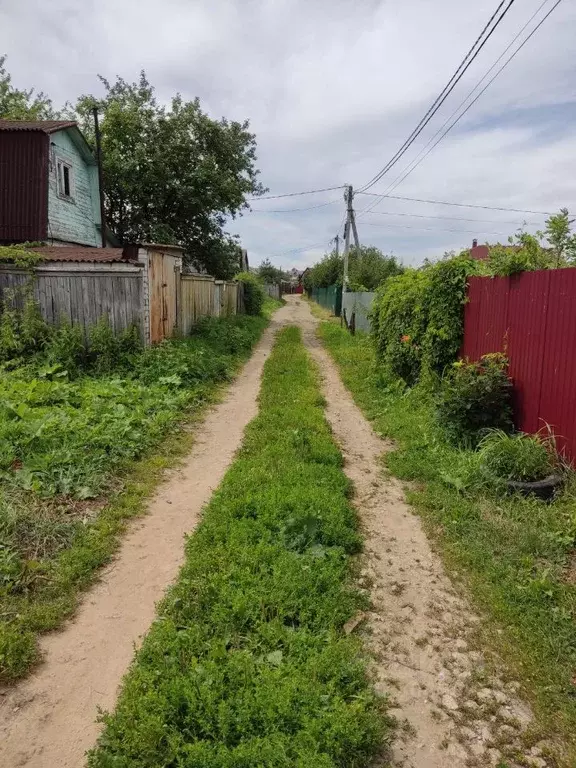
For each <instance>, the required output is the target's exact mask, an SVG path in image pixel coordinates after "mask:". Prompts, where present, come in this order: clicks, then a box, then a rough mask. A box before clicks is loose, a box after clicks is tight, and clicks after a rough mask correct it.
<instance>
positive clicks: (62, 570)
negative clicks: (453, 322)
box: [0, 302, 274, 681]
mask: <svg viewBox="0 0 576 768" xmlns="http://www.w3.org/2000/svg"><path fill="white" fill-rule="evenodd" d="M273 306H274V303H273V302H269V303H268V304H267V310H269V309H270V308H272V307H273ZM266 324H267V318H266V317H264V316H244V315H239V316H234V317H230V318H225V319H215V318H209V319H206V320H204V321H202V322H200V323H199V324H198V326H197V327H196V328H195V329H194V331H193V334H192V335H191V336H190V337H189V338H182V339H174V340H170V341H166V342H163V343H161V344H159V345H157V346H155V347H153V348H150V349H146V350H144V349H142V348H141V345H140V341H139V338H138V335H137V334H136V333H135V331H134V330H129V331H127V332H126V333H124V334H122V335H120V336H115V335H114V334H113V333H112V331H111V329H110V328H109V326H108V325H107V323H106V322H105V321H102V322H101V323H99V324H98V325H97V326H95V327H94V328H93V329H92V330H91V332H90V335H89V339H88V340H86V339H84V337H83V334H82V331H81V330H80V329H78V328H76V327H73V326H70V325H66V324H63V325H61V326H60V327H59V328H58V329H53V328H50V327H48V326H46V325H45V324H44V323H43V321H42V320H41V318H40V317H39V315H38V313H37V309H36V307H35V306H34V304H33V303H32V302H27V303H26V305H25V308H24V311H23V312H21V313H18V312H16V311H13V310H11V309H10V308H9V307H8V305H7V306H6V307H5V311H4V312H3V314H2V317H1V319H0V359H1V361H2V362H1V364H0V403H1V405H0V679H3V680H5V681H6V680H12V679H15V678H17V677H19V676H21V675H23V674H24V673H25V672H26V671H27V670H28V669H29V668H30V666H31V665H32V664H33V663H34V662H35V661H36V659H37V657H38V651H37V635H38V633H40V632H43V631H46V630H49V629H53V628H55V627H57V626H58V625H59V624H60V623H61V621H62V619H63V618H65V617H66V616H68V615H70V614H71V613H72V612H73V610H74V608H75V605H76V600H77V596H78V591H79V590H80V589H81V588H83V587H85V586H86V585H87V584H88V583H89V582H90V581H91V580H92V578H93V577H94V574H95V571H96V569H97V568H98V567H100V566H101V565H103V564H104V563H105V562H107V561H108V560H109V558H110V556H111V554H112V552H113V551H114V549H115V547H116V546H117V543H118V536H119V534H120V533H121V531H122V529H123V526H124V521H125V519H126V518H128V517H131V516H133V515H135V514H138V513H141V512H142V511H143V508H144V499H145V497H146V495H147V494H148V493H150V492H151V491H152V490H153V487H154V484H155V483H156V482H157V480H158V479H159V477H160V473H161V470H162V468H163V467H164V466H166V465H167V464H169V463H170V461H174V460H175V459H176V457H177V456H178V455H179V454H181V453H183V452H185V451H186V449H187V448H189V447H190V442H191V438H190V436H189V435H187V434H186V433H183V432H179V431H178V430H177V429H176V430H175V427H177V425H178V424H179V423H181V422H183V421H187V420H191V419H193V418H194V417H195V416H196V415H197V414H198V412H199V411H200V409H201V407H202V405H203V404H204V403H206V402H207V401H209V400H210V399H211V398H212V397H213V395H214V393H215V391H216V390H217V388H218V386H219V385H220V384H221V383H223V382H226V381H228V380H229V379H230V378H231V376H232V375H233V373H234V371H235V370H236V369H237V366H238V365H239V363H240V362H241V361H242V360H243V359H245V358H246V357H247V356H248V354H249V352H250V350H251V349H252V347H253V345H254V344H255V342H256V341H257V340H258V338H259V337H260V335H261V333H262V331H263V329H264V327H265V326H266ZM169 432H170V433H171V435H170V436H169V437H167V435H168V433H169Z"/></svg>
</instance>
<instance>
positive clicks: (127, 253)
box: [31, 245, 137, 263]
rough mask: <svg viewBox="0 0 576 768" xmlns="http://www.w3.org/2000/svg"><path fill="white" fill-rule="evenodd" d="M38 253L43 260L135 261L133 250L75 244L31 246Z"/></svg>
mask: <svg viewBox="0 0 576 768" xmlns="http://www.w3.org/2000/svg"><path fill="white" fill-rule="evenodd" d="M31 250H32V251H35V252H36V253H39V254H40V255H41V256H42V257H43V259H44V260H45V261H80V262H88V263H90V262H92V263H100V262H118V261H128V262H132V263H136V262H137V259H136V258H133V253H134V251H133V250H131V249H130V250H128V249H125V250H123V249H122V248H89V247H87V246H86V247H84V246H76V245H47V246H42V247H41V248H31Z"/></svg>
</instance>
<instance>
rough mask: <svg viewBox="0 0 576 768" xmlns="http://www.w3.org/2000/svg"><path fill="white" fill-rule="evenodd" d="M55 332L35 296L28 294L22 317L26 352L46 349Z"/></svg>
mask: <svg viewBox="0 0 576 768" xmlns="http://www.w3.org/2000/svg"><path fill="white" fill-rule="evenodd" d="M52 333H53V328H52V327H51V326H50V325H48V323H47V322H46V320H44V318H43V317H42V315H41V314H40V307H39V305H38V304H37V302H36V301H34V298H33V296H31V295H28V296H27V298H26V301H25V302H24V309H23V310H22V315H21V318H20V339H21V343H22V347H23V352H24V354H27V355H32V354H35V353H41V352H43V351H44V350H45V348H46V345H47V344H48V343H49V341H50V338H51V336H52Z"/></svg>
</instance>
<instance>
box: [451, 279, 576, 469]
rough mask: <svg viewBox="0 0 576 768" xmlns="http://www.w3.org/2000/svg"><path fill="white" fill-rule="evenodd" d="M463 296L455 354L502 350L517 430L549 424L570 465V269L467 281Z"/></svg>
mask: <svg viewBox="0 0 576 768" xmlns="http://www.w3.org/2000/svg"><path fill="white" fill-rule="evenodd" d="M468 297H469V303H468V304H467V305H466V309H465V318H464V344H463V347H462V354H463V355H464V356H466V357H469V358H470V359H472V360H478V358H479V357H481V355H483V354H486V353H488V352H506V354H507V355H508V359H509V361H510V376H511V377H512V380H513V382H514V390H515V398H516V402H515V416H516V425H517V427H518V428H519V429H521V430H522V431H524V432H537V431H538V430H540V429H542V428H546V425H549V426H550V427H551V428H552V430H553V431H554V434H555V435H556V437H557V441H558V447H559V448H560V449H561V450H563V451H564V452H565V453H566V455H567V457H568V458H570V459H571V461H572V462H573V463H576V397H575V394H574V390H575V383H574V382H576V269H557V270H542V271H538V272H524V273H522V274H519V275H514V276H513V277H509V278H508V277H507V278H495V279H492V278H489V277H473V278H471V279H470V281H469V286H468Z"/></svg>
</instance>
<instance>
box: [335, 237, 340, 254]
mask: <svg viewBox="0 0 576 768" xmlns="http://www.w3.org/2000/svg"><path fill="white" fill-rule="evenodd" d="M334 242H335V243H336V256H340V233H338V234H337V235H336V237H335V238H334Z"/></svg>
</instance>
